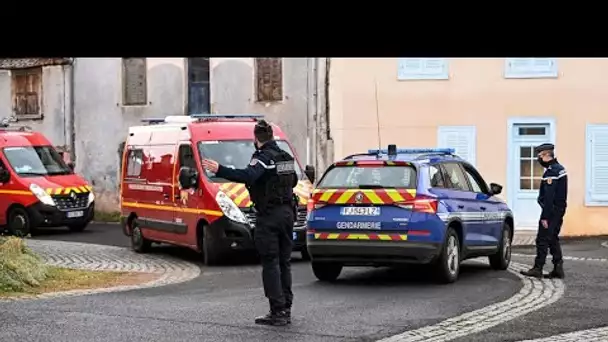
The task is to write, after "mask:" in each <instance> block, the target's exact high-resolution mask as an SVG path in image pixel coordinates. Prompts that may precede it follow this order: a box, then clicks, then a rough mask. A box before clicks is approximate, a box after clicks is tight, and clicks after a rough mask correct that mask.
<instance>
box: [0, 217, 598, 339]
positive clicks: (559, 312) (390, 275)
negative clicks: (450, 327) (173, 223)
mask: <svg viewBox="0 0 608 342" xmlns="http://www.w3.org/2000/svg"><path fill="white" fill-rule="evenodd" d="M35 239H47V240H48V239H50V240H63V241H78V242H87V243H95V244H106V245H112V246H124V247H126V246H128V239H127V238H126V237H125V236H124V235H122V232H121V231H120V227H119V226H118V225H98V224H94V225H92V226H91V227H90V229H87V230H86V231H84V232H82V233H68V232H66V231H65V230H56V231H45V232H43V233H42V234H41V235H38V236H36V237H35ZM515 252H517V253H530V254H531V253H533V250H529V249H519V250H517V251H515ZM155 253H168V254H172V255H177V256H179V257H181V258H184V259H186V260H190V261H194V262H199V261H198V259H197V258H198V256H197V255H196V254H195V253H191V252H189V251H187V250H184V249H182V248H175V247H158V248H156V250H155ZM577 253H578V254H580V255H581V256H585V257H590V256H593V257H603V258H608V248H602V247H600V246H599V242H597V241H584V242H580V243H578V242H574V243H572V244H571V245H568V246H565V247H564V254H566V255H573V256H577ZM297 258H298V254H294V259H296V260H294V264H293V275H294V293H295V296H296V297H295V303H294V308H293V324H292V325H291V326H289V327H262V326H257V325H255V324H254V323H253V318H254V317H255V316H257V315H260V314H264V313H266V311H267V310H268V306H267V302H266V300H265V298H264V296H263V291H262V288H261V279H260V278H261V277H260V268H259V266H257V265H253V264H251V263H250V262H247V260H240V262H237V263H236V264H234V265H231V266H223V267H211V268H205V267H204V266H203V265H202V264H201V267H202V270H203V271H202V275H201V276H200V277H198V278H196V279H194V280H192V281H190V282H187V283H182V284H178V285H170V286H165V287H159V288H153V289H145V290H136V291H130V292H122V293H109V294H98V295H90V296H82V297H69V298H59V299H52V300H42V301H31V302H14V303H2V304H0V327H1V329H0V341H12V340H15V341H16V340H27V341H62V342H70V341H78V342H80V341H103V342H109V341H155V342H156V341H158V342H161V341H173V342H175V341H192V340H197V341H283V340H286V341H311V342H312V341H375V340H378V339H380V338H384V337H387V336H391V335H395V334H399V333H401V332H404V331H407V330H411V329H416V328H420V327H423V326H426V325H430V324H435V323H438V322H441V321H443V320H445V319H447V318H450V317H453V316H456V315H459V314H462V313H465V312H469V311H472V310H475V309H479V308H483V307H486V306H488V305H490V304H492V303H496V302H500V301H502V300H505V299H507V298H509V297H511V296H513V295H514V294H515V293H516V292H518V291H519V290H520V289H521V287H522V283H521V281H520V280H519V279H518V278H517V277H516V276H515V275H513V274H511V273H509V272H496V271H492V270H490V269H489V267H488V266H486V265H479V264H476V263H475V262H466V263H465V264H464V265H463V267H462V274H461V278H460V279H459V281H458V282H457V283H455V284H451V285H437V284H435V283H434V282H433V281H432V279H431V277H430V276H429V274H428V273H426V272H425V271H424V269H420V268H404V269H391V268H380V269H368V268H353V269H346V271H345V272H343V275H342V276H341V277H340V280H339V281H338V282H337V283H335V284H323V283H320V282H317V281H316V278H315V277H314V276H313V274H312V272H311V270H310V265H309V263H307V262H303V261H300V260H298V259H297ZM516 260H517V261H518V262H523V263H527V264H529V263H531V262H532V259H531V258H526V257H518V258H516ZM606 265H608V264H607V263H601V262H595V263H592V262H585V261H567V266H566V271H567V272H568V278H567V279H566V281H565V282H566V294H565V295H564V297H563V298H562V299H560V300H559V301H558V302H557V303H555V304H553V305H551V306H550V307H547V308H544V309H542V310H539V311H535V312H533V313H531V314H528V315H525V316H523V317H521V318H515V319H513V320H511V321H509V322H507V323H503V324H500V325H498V326H496V327H494V328H490V329H489V330H486V331H485V332H482V333H478V334H474V335H469V336H467V337H463V338H461V339H458V340H457V341H459V342H465V341H473V342H475V341H480V342H481V341H483V342H492V341H518V340H523V339H531V338H538V337H546V336H551V335H554V334H558V333H563V332H569V331H575V330H580V329H588V328H591V327H598V326H602V325H608V321H607V320H606V317H607V313H608V299H604V298H602V296H605V295H604V294H605V293H606V290H607V289H608V285H607V284H606V281H605V279H606V274H607V272H606ZM24 322H27V323H26V324H24Z"/></svg>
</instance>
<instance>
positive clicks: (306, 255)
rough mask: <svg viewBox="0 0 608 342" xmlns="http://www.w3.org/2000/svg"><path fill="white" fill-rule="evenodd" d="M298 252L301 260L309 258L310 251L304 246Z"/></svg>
mask: <svg viewBox="0 0 608 342" xmlns="http://www.w3.org/2000/svg"><path fill="white" fill-rule="evenodd" d="M300 254H302V260H304V261H309V260H310V253H308V249H306V246H304V247H303V249H302V251H301V252H300Z"/></svg>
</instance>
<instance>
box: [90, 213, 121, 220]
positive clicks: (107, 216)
mask: <svg viewBox="0 0 608 342" xmlns="http://www.w3.org/2000/svg"><path fill="white" fill-rule="evenodd" d="M95 221H98V222H120V212H118V211H113V212H105V211H96V212H95Z"/></svg>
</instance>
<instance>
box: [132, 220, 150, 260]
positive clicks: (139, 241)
mask: <svg viewBox="0 0 608 342" xmlns="http://www.w3.org/2000/svg"><path fill="white" fill-rule="evenodd" d="M151 247H152V241H150V240H148V239H146V238H145V237H144V234H143V233H142V231H141V228H140V227H139V225H138V224H137V222H133V225H132V228H131V249H133V251H135V252H136V253H147V252H149V251H150V248H151Z"/></svg>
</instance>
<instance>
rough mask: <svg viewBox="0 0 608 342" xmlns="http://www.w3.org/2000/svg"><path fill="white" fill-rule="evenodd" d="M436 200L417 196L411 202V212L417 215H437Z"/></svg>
mask: <svg viewBox="0 0 608 342" xmlns="http://www.w3.org/2000/svg"><path fill="white" fill-rule="evenodd" d="M437 204H438V201H437V198H434V197H429V196H424V195H418V196H416V198H415V199H414V200H413V201H412V210H413V211H416V212H419V213H430V214H435V213H437Z"/></svg>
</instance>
